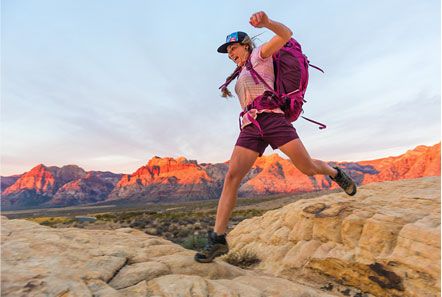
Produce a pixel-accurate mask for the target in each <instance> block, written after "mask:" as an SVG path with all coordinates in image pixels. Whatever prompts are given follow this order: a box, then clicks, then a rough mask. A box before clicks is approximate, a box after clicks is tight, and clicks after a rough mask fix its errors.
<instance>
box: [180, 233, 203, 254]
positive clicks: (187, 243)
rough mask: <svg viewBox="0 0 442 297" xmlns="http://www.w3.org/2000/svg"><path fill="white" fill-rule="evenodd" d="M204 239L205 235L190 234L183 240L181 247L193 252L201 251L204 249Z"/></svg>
mask: <svg viewBox="0 0 442 297" xmlns="http://www.w3.org/2000/svg"><path fill="white" fill-rule="evenodd" d="M206 237H207V236H206V234H198V235H194V234H191V235H189V236H187V237H186V238H185V239H184V240H183V242H182V243H181V246H182V247H184V248H186V249H189V250H195V251H198V250H201V249H203V248H204V246H205V245H206V243H207V238H206Z"/></svg>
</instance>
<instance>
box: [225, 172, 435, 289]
mask: <svg viewBox="0 0 442 297" xmlns="http://www.w3.org/2000/svg"><path fill="white" fill-rule="evenodd" d="M440 181H441V179H440V176H437V177H424V178H418V179H408V180H401V181H394V182H383V183H373V184H369V185H365V186H362V187H360V188H359V189H358V194H356V195H355V196H353V197H348V196H346V195H345V194H343V193H342V194H341V193H339V194H330V195H325V196H321V197H318V198H314V199H308V200H299V201H297V202H295V203H292V204H289V205H286V206H285V207H283V208H280V209H277V210H273V211H269V212H267V213H265V214H264V215H263V216H261V217H254V218H252V219H248V220H244V221H242V222H241V223H240V224H239V225H238V226H236V228H235V229H234V230H232V231H231V232H230V233H229V235H228V241H229V244H230V248H231V251H232V252H234V251H237V252H246V251H251V252H254V253H256V254H257V256H258V258H260V259H262V262H261V263H260V264H259V266H258V267H257V270H260V271H262V272H266V273H269V274H271V275H273V276H279V277H282V278H285V279H288V280H296V281H298V282H302V283H304V284H306V285H310V286H319V287H323V288H324V287H325V288H327V289H328V290H330V291H332V288H333V287H335V288H336V286H337V285H345V286H348V287H353V288H357V289H359V290H360V292H365V293H370V294H372V295H375V296H382V297H388V296H392V297H393V296H407V297H422V296H440V290H441V286H440V279H441V274H440V264H441V262H440V256H441V249H440V243H441V233H440V231H441V228H440V223H441V217H440V210H441V205H440V197H441V185H440ZM340 292H342V290H341V291H340ZM347 296H349V295H347Z"/></svg>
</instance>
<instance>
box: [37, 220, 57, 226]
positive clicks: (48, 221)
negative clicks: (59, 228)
mask: <svg viewBox="0 0 442 297" xmlns="http://www.w3.org/2000/svg"><path fill="white" fill-rule="evenodd" d="M40 225H43V226H49V227H53V226H54V225H55V222H53V221H52V222H51V220H50V219H49V220H46V221H43V222H41V223H40Z"/></svg>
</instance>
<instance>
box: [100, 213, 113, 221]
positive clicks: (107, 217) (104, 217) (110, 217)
mask: <svg viewBox="0 0 442 297" xmlns="http://www.w3.org/2000/svg"><path fill="white" fill-rule="evenodd" d="M95 217H96V218H97V220H102V221H110V220H114V222H115V221H117V216H116V215H113V214H109V213H105V214H101V215H96V216H95Z"/></svg>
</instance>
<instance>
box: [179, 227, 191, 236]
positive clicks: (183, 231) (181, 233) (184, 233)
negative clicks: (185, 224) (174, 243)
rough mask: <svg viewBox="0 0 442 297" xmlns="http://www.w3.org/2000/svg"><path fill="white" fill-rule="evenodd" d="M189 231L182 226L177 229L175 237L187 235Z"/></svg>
mask: <svg viewBox="0 0 442 297" xmlns="http://www.w3.org/2000/svg"><path fill="white" fill-rule="evenodd" d="M189 233H190V230H189V229H187V228H182V229H181V230H179V231H178V234H177V237H186V236H188V235H189Z"/></svg>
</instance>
